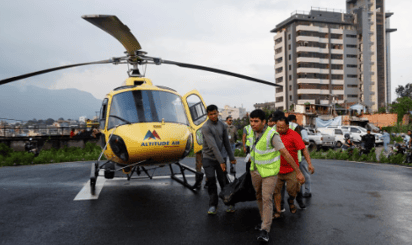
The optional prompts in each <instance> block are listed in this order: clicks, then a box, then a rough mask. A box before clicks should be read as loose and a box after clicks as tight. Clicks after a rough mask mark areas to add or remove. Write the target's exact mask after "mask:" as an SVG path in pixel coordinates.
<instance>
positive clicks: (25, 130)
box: [0, 126, 92, 137]
mask: <svg viewBox="0 0 412 245" xmlns="http://www.w3.org/2000/svg"><path fill="white" fill-rule="evenodd" d="M72 128H74V130H75V133H80V132H82V131H83V130H84V134H87V135H90V134H91V133H92V129H91V128H87V127H54V126H52V127H50V126H48V127H47V128H43V127H42V128H41V127H33V126H31V127H30V126H29V127H21V126H0V137H1V136H3V137H26V136H48V135H70V131H71V130H72Z"/></svg>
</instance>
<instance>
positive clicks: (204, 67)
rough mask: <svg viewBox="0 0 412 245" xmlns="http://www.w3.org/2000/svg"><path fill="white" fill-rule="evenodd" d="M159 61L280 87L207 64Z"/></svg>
mask: <svg viewBox="0 0 412 245" xmlns="http://www.w3.org/2000/svg"><path fill="white" fill-rule="evenodd" d="M161 63H164V64H169V65H177V66H180V67H185V68H191V69H198V70H203V71H210V72H214V73H219V74H224V75H228V76H233V77H237V78H241V79H246V80H249V81H253V82H258V83H263V84H266V85H270V86H275V87H282V86H281V85H278V84H275V83H271V82H268V81H265V80H260V79H257V78H253V77H249V76H245V75H242V74H238V73H234V72H230V71H224V70H220V69H216V68H212V67H207V66H200V65H194V64H187V63H180V62H175V61H170V60H161Z"/></svg>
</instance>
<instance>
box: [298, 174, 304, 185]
mask: <svg viewBox="0 0 412 245" xmlns="http://www.w3.org/2000/svg"><path fill="white" fill-rule="evenodd" d="M296 179H297V181H298V182H299V183H300V184H301V185H303V184H304V183H305V177H304V176H303V174H302V172H300V171H299V172H298V173H297V174H296Z"/></svg>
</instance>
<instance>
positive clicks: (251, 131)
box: [245, 124, 253, 146]
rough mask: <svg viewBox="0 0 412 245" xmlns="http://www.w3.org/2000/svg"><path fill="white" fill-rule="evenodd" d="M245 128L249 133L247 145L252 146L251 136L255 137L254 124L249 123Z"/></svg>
mask: <svg viewBox="0 0 412 245" xmlns="http://www.w3.org/2000/svg"><path fill="white" fill-rule="evenodd" d="M245 129H246V132H247V134H246V145H247V146H250V142H251V137H253V134H252V133H253V130H252V126H250V124H249V125H247V126H245Z"/></svg>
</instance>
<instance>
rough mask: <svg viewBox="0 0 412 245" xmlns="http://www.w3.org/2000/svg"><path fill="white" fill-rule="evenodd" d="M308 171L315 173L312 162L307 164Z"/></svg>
mask: <svg viewBox="0 0 412 245" xmlns="http://www.w3.org/2000/svg"><path fill="white" fill-rule="evenodd" d="M309 172H310V173H311V174H314V173H315V167H313V165H312V164H310V165H309Z"/></svg>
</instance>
